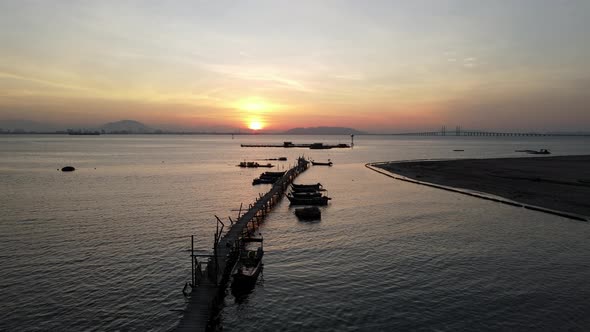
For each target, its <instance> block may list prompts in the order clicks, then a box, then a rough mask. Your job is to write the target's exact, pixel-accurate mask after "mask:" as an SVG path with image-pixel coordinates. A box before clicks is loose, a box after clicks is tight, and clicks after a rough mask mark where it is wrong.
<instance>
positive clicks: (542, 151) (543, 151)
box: [527, 149, 551, 154]
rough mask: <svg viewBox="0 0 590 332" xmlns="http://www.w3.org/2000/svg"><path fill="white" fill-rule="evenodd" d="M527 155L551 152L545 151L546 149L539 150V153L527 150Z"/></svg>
mask: <svg viewBox="0 0 590 332" xmlns="http://www.w3.org/2000/svg"><path fill="white" fill-rule="evenodd" d="M527 153H529V154H551V152H549V150H547V149H541V150H539V151H536V150H528V151H527Z"/></svg>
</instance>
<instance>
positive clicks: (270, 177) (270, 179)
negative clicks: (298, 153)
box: [252, 172, 285, 186]
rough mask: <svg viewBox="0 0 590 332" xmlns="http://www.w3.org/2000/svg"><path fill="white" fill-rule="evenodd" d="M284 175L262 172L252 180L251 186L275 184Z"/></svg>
mask: <svg viewBox="0 0 590 332" xmlns="http://www.w3.org/2000/svg"><path fill="white" fill-rule="evenodd" d="M283 175H285V172H264V173H262V174H260V176H259V177H258V178H256V179H254V180H252V185H253V186H255V185H257V184H265V183H271V184H272V183H275V182H277V180H279V179H280V178H281V177H283Z"/></svg>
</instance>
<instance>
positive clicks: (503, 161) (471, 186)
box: [365, 155, 590, 221]
mask: <svg viewBox="0 0 590 332" xmlns="http://www.w3.org/2000/svg"><path fill="white" fill-rule="evenodd" d="M365 166H366V167H367V168H370V169H372V170H374V171H376V172H378V173H381V174H383V175H386V176H389V177H392V178H395V179H397V180H402V181H408V182H412V183H416V184H421V185H427V186H431V187H435V188H438V189H443V190H447V191H453V192H458V193H462V194H466V195H470V196H474V197H478V198H482V199H486V200H492V201H495V202H499V203H503V204H509V205H513V206H516V207H524V208H527V209H531V210H536V211H541V212H546V213H551V214H554V215H558V216H562V217H566V218H570V219H576V220H582V221H589V219H590V218H589V217H588V216H590V203H588V197H590V155H581V156H558V157H524V158H495V159H456V160H440V161H433V160H417V161H400V162H396V161H391V162H380V163H369V164H366V165H365Z"/></svg>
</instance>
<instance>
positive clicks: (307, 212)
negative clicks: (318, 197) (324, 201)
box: [295, 206, 322, 221]
mask: <svg viewBox="0 0 590 332" xmlns="http://www.w3.org/2000/svg"><path fill="white" fill-rule="evenodd" d="M295 215H296V216H297V218H299V219H301V220H309V221H311V220H320V219H322V211H321V210H320V208H318V207H317V206H311V207H304V208H299V209H295Z"/></svg>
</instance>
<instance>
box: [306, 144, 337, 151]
mask: <svg viewBox="0 0 590 332" xmlns="http://www.w3.org/2000/svg"><path fill="white" fill-rule="evenodd" d="M309 148H310V149H312V150H327V149H331V148H332V146H331V145H324V143H312V144H311V145H310V146H309Z"/></svg>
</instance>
